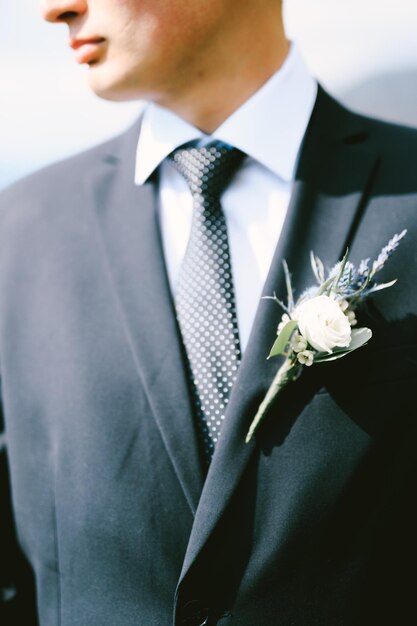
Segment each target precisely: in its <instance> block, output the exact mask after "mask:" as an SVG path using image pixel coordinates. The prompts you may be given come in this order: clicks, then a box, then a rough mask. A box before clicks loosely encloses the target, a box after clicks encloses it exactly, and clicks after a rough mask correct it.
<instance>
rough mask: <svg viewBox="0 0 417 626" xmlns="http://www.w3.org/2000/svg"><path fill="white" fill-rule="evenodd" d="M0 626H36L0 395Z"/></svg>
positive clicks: (34, 603)
mask: <svg viewBox="0 0 417 626" xmlns="http://www.w3.org/2000/svg"><path fill="white" fill-rule="evenodd" d="M0 624H1V625H2V626H15V625H16V624H22V625H23V624H24V625H25V626H37V625H38V621H37V617H36V602H35V585H34V578H33V573H32V570H31V568H30V566H29V564H28V562H27V560H26V559H25V557H24V555H23V553H22V551H21V550H20V548H19V544H18V541H17V536H16V531H15V524H14V520H13V507H12V500H11V494H10V481H9V471H8V463H7V445H6V432H5V428H4V419H3V413H2V405H1V396H0Z"/></svg>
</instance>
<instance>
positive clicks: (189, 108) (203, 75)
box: [41, 0, 289, 133]
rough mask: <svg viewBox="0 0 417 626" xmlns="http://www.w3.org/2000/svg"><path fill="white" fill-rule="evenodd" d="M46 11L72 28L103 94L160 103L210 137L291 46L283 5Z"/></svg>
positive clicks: (90, 4)
mask: <svg viewBox="0 0 417 626" xmlns="http://www.w3.org/2000/svg"><path fill="white" fill-rule="evenodd" d="M41 13H42V15H43V17H44V18H45V19H46V20H47V21H49V22H53V23H62V22H64V23H66V24H67V25H68V28H69V35H70V45H72V46H73V47H74V48H75V49H76V50H75V54H76V59H77V60H78V62H81V63H86V64H87V65H88V66H89V73H88V77H89V84H90V86H91V88H92V89H93V91H94V92H95V93H96V94H97V95H98V96H100V97H102V98H106V99H109V100H132V99H145V100H149V101H153V102H156V103H158V104H159V105H161V106H163V107H166V108H168V109H170V110H172V111H174V112H175V113H177V114H178V115H180V116H181V117H183V118H184V119H186V120H187V121H189V122H190V123H192V124H194V125H195V126H197V127H198V128H201V129H202V130H203V131H204V132H207V133H210V132H212V131H213V130H214V129H215V128H217V126H219V125H220V124H221V123H222V122H223V121H224V120H225V119H226V118H227V117H228V116H229V115H230V114H231V113H232V112H233V111H234V110H235V109H237V108H238V107H239V106H240V105H241V104H242V103H243V102H244V101H245V100H246V99H247V98H249V97H250V96H251V95H252V94H253V93H254V92H255V91H257V90H258V89H259V88H260V87H261V86H262V85H263V84H264V83H265V82H266V81H267V80H268V78H270V76H272V74H273V73H274V72H275V71H276V70H277V69H278V68H279V67H280V66H281V65H282V63H283V61H284V59H285V57H286V55H287V53H288V47H289V44H288V41H287V39H286V37H285V33H284V27H283V19H282V5H281V2H280V1H279V0H245V1H244V2H237V1H236V0H209V1H208V0H206V1H203V0H201V1H200V0H199V1H198V2H196V0H42V2H41ZM84 42H85V45H82V44H83V43H84Z"/></svg>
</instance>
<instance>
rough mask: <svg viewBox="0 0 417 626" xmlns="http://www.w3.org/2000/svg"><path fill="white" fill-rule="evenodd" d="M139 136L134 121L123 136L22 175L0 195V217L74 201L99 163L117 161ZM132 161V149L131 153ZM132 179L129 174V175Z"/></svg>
mask: <svg viewBox="0 0 417 626" xmlns="http://www.w3.org/2000/svg"><path fill="white" fill-rule="evenodd" d="M138 134H139V126H138V123H137V122H136V123H135V124H134V125H133V126H132V127H130V128H129V129H128V130H127V131H125V132H124V133H122V134H120V135H118V136H116V137H114V138H112V139H110V140H108V141H106V142H104V143H101V144H99V145H96V146H94V147H92V148H90V149H88V150H85V151H83V152H81V153H79V154H76V155H74V156H70V157H67V158H65V159H63V160H61V161H58V162H56V163H53V164H51V165H48V166H46V167H44V168H42V169H40V170H38V171H36V172H34V173H32V174H29V175H28V176H25V177H23V178H21V179H19V180H18V181H16V182H14V183H13V184H11V185H10V186H8V187H6V188H5V189H3V190H2V191H1V192H0V215H1V214H2V213H3V212H4V211H6V212H8V211H10V210H13V211H14V210H19V212H20V210H23V209H24V208H29V207H34V206H37V207H40V206H45V207H47V206H49V205H51V204H54V205H55V206H56V203H57V201H59V203H60V204H62V203H63V201H65V199H67V198H68V197H69V198H71V197H74V198H76V196H77V192H78V190H79V188H80V185H81V184H82V183H83V181H84V179H85V178H86V177H87V178H88V176H89V173H90V172H91V171H92V169H93V168H94V167H95V166H96V165H97V164H98V163H100V162H102V161H106V160H112V159H117V158H119V156H120V155H122V154H123V153H124V152H125V151H126V150H129V149H130V148H133V147H134V143H135V141H137V138H138ZM132 156H133V158H134V150H133V153H132ZM133 167H134V161H133V162H132V172H133ZM132 176H133V173H132Z"/></svg>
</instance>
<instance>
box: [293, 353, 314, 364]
mask: <svg viewBox="0 0 417 626" xmlns="http://www.w3.org/2000/svg"><path fill="white" fill-rule="evenodd" d="M297 359H298V361H299V363H301V365H306V366H307V367H310V365H313V361H314V353H313V352H311V350H304V351H303V352H299V353H298V354H297Z"/></svg>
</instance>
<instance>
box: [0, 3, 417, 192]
mask: <svg viewBox="0 0 417 626" xmlns="http://www.w3.org/2000/svg"><path fill="white" fill-rule="evenodd" d="M236 1H238V0H236ZM241 1H244V0H241ZM37 5H38V1H37V0H0V8H1V18H0V187H4V186H5V185H7V184H8V183H10V182H12V181H13V180H15V179H17V178H19V177H21V176H23V175H25V174H26V173H29V172H31V171H33V170H35V169H37V168H39V167H41V166H43V165H45V164H47V163H50V162H51V161H55V160H57V159H59V158H62V157H64V156H67V155H69V154H73V153H75V152H78V151H80V150H82V149H84V148H87V147H88V146H90V145H92V144H94V143H97V142H99V141H102V140H104V139H106V138H108V137H110V136H112V135H114V134H116V133H118V132H120V131H121V130H123V129H124V128H126V127H127V126H128V125H129V124H130V123H131V122H132V121H133V119H134V118H135V117H136V116H137V115H138V112H139V111H140V108H141V106H142V105H141V103H138V102H131V103H123V104H120V103H118V104H114V103H110V102H105V101H103V100H100V99H98V98H96V97H95V96H94V95H92V94H91V93H90V91H89V89H88V86H87V80H86V76H85V73H86V71H87V70H86V68H84V67H82V68H80V67H79V66H78V65H76V64H75V62H74V59H73V52H72V51H71V50H70V49H69V48H68V46H67V32H66V27H65V26H56V25H49V24H46V23H43V21H42V20H41V18H40V17H39V15H38V6H37ZM285 17H286V24H287V30H288V33H289V35H290V37H291V39H293V40H294V41H296V42H297V43H298V46H299V48H300V50H301V53H302V55H303V57H304V59H305V61H306V63H307V65H308V66H309V68H310V70H311V72H312V73H313V74H314V75H315V76H316V77H317V78H318V79H319V80H320V82H321V83H322V84H323V85H324V87H326V88H327V89H328V90H329V91H330V92H331V93H332V94H334V95H336V96H337V97H338V98H339V99H341V100H342V101H343V102H345V103H346V104H348V105H349V106H350V107H351V108H353V109H355V110H358V111H361V112H365V113H368V114H372V115H374V116H377V117H380V118H383V119H389V120H392V121H395V122H401V123H404V124H408V125H411V126H417V0H396V1H395V2H393V1H392V0H285Z"/></svg>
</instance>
